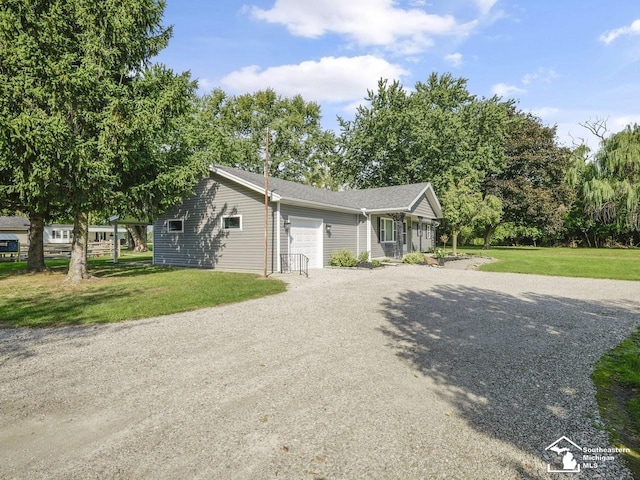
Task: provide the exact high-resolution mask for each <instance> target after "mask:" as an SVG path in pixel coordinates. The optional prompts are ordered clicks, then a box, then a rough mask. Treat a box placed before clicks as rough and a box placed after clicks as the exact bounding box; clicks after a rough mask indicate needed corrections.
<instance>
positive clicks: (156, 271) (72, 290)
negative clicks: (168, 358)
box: [0, 254, 285, 327]
mask: <svg viewBox="0 0 640 480" xmlns="http://www.w3.org/2000/svg"><path fill="white" fill-rule="evenodd" d="M150 260H151V255H150V254H147V255H133V256H125V257H123V258H122V259H121V261H120V263H119V264H117V265H114V264H113V263H111V259H96V260H90V261H89V270H90V273H91V274H92V275H93V278H91V279H89V280H87V281H84V282H81V283H80V284H78V285H72V284H70V283H69V282H65V274H66V269H67V265H68V260H51V261H47V267H48V268H49V269H50V272H48V273H43V274H25V273H23V271H24V269H25V262H16V263H0V326H1V327H50V326H59V325H79V324H90V323H110V322H120V321H124V320H134V319H139V318H147V317H154V316H159V315H166V314H170V313H176V312H184V311H188V310H195V309H198V308H204V307H212V306H216V305H221V304H225V303H233V302H241V301H244V300H248V299H252V298H259V297H263V296H266V295H271V294H275V293H280V292H283V291H285V284H284V282H282V281H280V280H275V279H264V278H262V277H260V276H258V275H254V274H246V273H231V272H215V271H211V270H200V269H186V268H185V269H179V268H167V267H155V266H152V265H151V264H150Z"/></svg>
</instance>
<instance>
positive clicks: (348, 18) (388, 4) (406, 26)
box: [248, 0, 489, 55]
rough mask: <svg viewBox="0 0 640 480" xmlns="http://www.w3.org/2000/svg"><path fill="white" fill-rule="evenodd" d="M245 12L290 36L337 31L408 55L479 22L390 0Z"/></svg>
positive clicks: (293, 1)
mask: <svg viewBox="0 0 640 480" xmlns="http://www.w3.org/2000/svg"><path fill="white" fill-rule="evenodd" d="M488 1H489V0H484V1H483V2H482V3H486V2H488ZM248 11H249V12H250V13H251V15H252V16H253V17H254V18H256V19H259V20H263V21H266V22H269V23H278V24H283V25H285V26H286V27H287V29H288V30H289V31H290V32H291V33H292V34H293V35H297V36H301V37H307V38H317V37H321V36H322V35H325V34H327V33H335V34H338V35H344V36H346V37H347V38H348V39H349V40H351V41H355V42H356V43H358V44H359V45H363V46H380V47H385V48H387V49H389V50H393V51H395V52H398V53H402V54H407V55H411V54H414V53H417V52H420V51H424V50H425V49H427V48H428V47H430V46H431V45H432V44H433V40H432V37H433V36H437V35H454V36H457V35H467V34H468V33H469V32H470V31H471V30H472V29H473V28H474V27H475V26H476V25H477V23H478V22H477V21H476V20H474V21H471V22H469V23H465V24H459V23H458V22H457V21H456V19H455V18H454V17H453V16H452V15H433V14H428V13H426V12H425V11H424V10H423V9H421V8H409V9H403V8H398V7H397V5H396V2H395V1H394V0H349V1H344V0H316V1H300V0H276V2H275V4H274V6H273V7H272V8H271V9H268V10H265V9H262V8H259V7H256V6H253V7H250V8H249V9H248Z"/></svg>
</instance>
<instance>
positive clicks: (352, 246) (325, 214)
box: [280, 204, 366, 266]
mask: <svg viewBox="0 0 640 480" xmlns="http://www.w3.org/2000/svg"><path fill="white" fill-rule="evenodd" d="M280 215H281V218H282V220H281V223H283V222H284V220H285V219H286V218H288V217H289V216H291V217H304V218H316V219H321V220H322V222H323V225H322V247H323V252H322V264H323V265H324V266H327V265H329V258H330V256H331V253H332V252H335V251H337V250H344V249H347V250H350V251H351V252H353V253H354V254H355V253H356V247H357V237H356V232H357V226H358V217H360V216H361V215H360V214H356V213H343V212H334V211H331V210H321V209H317V208H308V207H300V206H298V205H287V204H281V205H280ZM327 224H331V232H330V233H328V232H327V229H326V225H327ZM361 228H362V226H361ZM364 228H365V229H366V224H365V226H364ZM364 248H365V249H366V238H365V245H364ZM280 251H281V253H288V252H289V233H288V232H286V231H284V229H282V231H281V233H280Z"/></svg>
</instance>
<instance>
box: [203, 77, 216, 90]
mask: <svg viewBox="0 0 640 480" xmlns="http://www.w3.org/2000/svg"><path fill="white" fill-rule="evenodd" d="M216 86H217V83H216V82H214V81H213V80H209V79H208V78H199V79H198V90H202V91H203V92H210V91H211V90H213V89H214V88H215V87H216Z"/></svg>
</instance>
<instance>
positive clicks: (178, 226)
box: [167, 220, 184, 233]
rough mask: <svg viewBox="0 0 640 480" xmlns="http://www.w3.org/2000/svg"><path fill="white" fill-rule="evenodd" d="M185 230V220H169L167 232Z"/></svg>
mask: <svg viewBox="0 0 640 480" xmlns="http://www.w3.org/2000/svg"><path fill="white" fill-rule="evenodd" d="M183 231H184V221H183V220H167V232H169V233H182V232H183Z"/></svg>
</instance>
